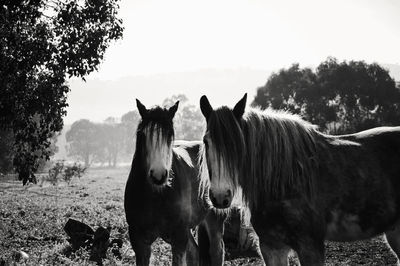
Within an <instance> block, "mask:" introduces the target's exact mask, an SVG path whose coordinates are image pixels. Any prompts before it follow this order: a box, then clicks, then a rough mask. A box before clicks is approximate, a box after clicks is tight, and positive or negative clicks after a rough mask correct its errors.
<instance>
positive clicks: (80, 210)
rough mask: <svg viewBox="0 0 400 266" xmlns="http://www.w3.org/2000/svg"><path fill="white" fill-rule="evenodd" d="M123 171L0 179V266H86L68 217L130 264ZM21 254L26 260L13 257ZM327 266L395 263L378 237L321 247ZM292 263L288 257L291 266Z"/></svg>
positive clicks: (162, 256) (160, 252)
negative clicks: (45, 179) (36, 180)
mask: <svg viewBox="0 0 400 266" xmlns="http://www.w3.org/2000/svg"><path fill="white" fill-rule="evenodd" d="M128 172H129V169H128V168H118V169H90V170H88V172H87V173H86V174H85V175H84V176H83V177H82V178H81V179H80V180H74V181H73V182H72V185H70V186H67V185H66V184H65V183H61V184H59V186H58V187H53V186H51V185H50V184H47V183H44V185H43V187H40V186H37V185H30V186H28V187H22V185H21V183H20V182H19V181H14V180H4V179H3V180H0V265H2V264H5V265H8V264H12V263H14V262H15V261H18V263H17V264H28V265H59V264H67V265H89V264H93V265H95V263H93V262H90V261H89V253H88V252H87V251H85V250H78V251H77V252H71V250H70V248H69V244H68V241H67V236H66V234H65V233H64V231H63V227H64V225H65V223H66V222H67V220H68V218H74V219H77V220H80V221H82V222H85V223H87V224H88V225H90V226H91V227H92V228H94V229H96V228H97V227H98V226H103V227H108V226H110V227H111V228H112V231H111V238H122V239H123V247H122V249H121V253H122V259H117V258H115V257H114V256H113V255H112V254H111V252H110V253H109V254H107V258H106V259H104V260H103V262H104V264H106V265H132V264H134V261H135V259H134V253H133V251H132V249H131V247H130V244H129V241H128V235H127V225H126V222H125V215H124V209H123V194H124V187H125V181H126V178H127V176H128ZM20 251H24V252H26V253H27V254H28V255H29V258H27V259H25V258H19V257H20V255H19V254H20ZM326 256H327V260H326V264H327V265H363V264H364V265H395V263H396V258H395V257H394V256H393V255H392V254H391V252H390V251H389V249H388V248H387V247H386V246H385V244H384V243H383V241H382V238H381V237H378V238H375V239H372V240H370V241H363V242H354V243H348V244H342V243H340V244H337V243H327V254H326ZM170 262H171V252H170V247H169V245H167V244H166V243H164V242H163V241H162V240H157V241H156V242H155V243H154V245H153V256H152V265H170ZM259 263H260V261H259V260H258V259H256V258H242V259H236V260H231V261H227V262H226V265H258V264H259ZM296 264H298V263H297V260H296V259H295V258H291V265H296Z"/></svg>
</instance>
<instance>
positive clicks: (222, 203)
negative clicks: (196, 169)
mask: <svg viewBox="0 0 400 266" xmlns="http://www.w3.org/2000/svg"><path fill="white" fill-rule="evenodd" d="M232 198H233V197H232V192H231V190H230V189H228V190H227V191H226V193H216V194H214V193H213V192H212V190H211V189H210V200H211V203H212V204H213V205H214V207H215V208H217V209H226V208H229V207H230V206H231V203H232Z"/></svg>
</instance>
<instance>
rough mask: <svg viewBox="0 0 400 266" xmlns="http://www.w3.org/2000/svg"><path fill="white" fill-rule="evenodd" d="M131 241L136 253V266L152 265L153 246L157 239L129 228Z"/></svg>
mask: <svg viewBox="0 0 400 266" xmlns="http://www.w3.org/2000/svg"><path fill="white" fill-rule="evenodd" d="M129 239H130V241H131V245H132V249H133V251H134V252H135V257H136V265H138V266H148V265H150V256H151V244H152V243H153V242H154V240H155V237H154V236H151V235H146V234H145V233H143V232H141V230H135V229H134V228H132V227H129Z"/></svg>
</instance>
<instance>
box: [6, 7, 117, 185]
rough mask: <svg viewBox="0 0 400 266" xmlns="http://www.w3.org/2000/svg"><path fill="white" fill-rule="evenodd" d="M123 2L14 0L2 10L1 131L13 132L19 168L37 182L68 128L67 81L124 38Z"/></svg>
mask: <svg viewBox="0 0 400 266" xmlns="http://www.w3.org/2000/svg"><path fill="white" fill-rule="evenodd" d="M118 8H119V6H118V1H117V0H99V1H94V0H78V1H75V0H17V1H14V0H12V1H11V0H6V1H2V4H1V5H0V130H2V131H5V132H11V134H12V140H13V143H12V150H10V151H9V152H8V154H12V155H13V157H14V159H13V167H14V168H15V170H16V171H17V172H18V173H19V177H20V179H22V180H23V182H24V183H26V182H27V181H28V180H31V181H33V180H34V176H33V173H34V172H35V171H36V170H37V169H38V167H39V165H40V161H41V160H43V159H45V160H48V159H49V156H50V154H51V152H50V151H49V149H48V147H49V146H50V145H51V138H52V137H53V136H54V134H55V132H58V131H60V130H61V129H62V126H63V121H62V117H63V116H64V115H65V114H66V110H65V108H66V107H67V102H66V100H67V93H68V91H69V87H68V85H67V83H66V80H67V78H69V77H73V76H75V77H80V78H83V79H84V77H85V76H86V75H88V74H89V73H91V72H92V71H94V70H97V68H98V65H99V64H100V63H101V61H102V59H103V56H104V52H105V50H106V49H107V48H108V46H109V45H110V43H111V42H112V41H114V40H117V39H120V38H121V37H122V31H123V28H122V21H121V19H119V18H118V16H117V15H118V14H117V11H118Z"/></svg>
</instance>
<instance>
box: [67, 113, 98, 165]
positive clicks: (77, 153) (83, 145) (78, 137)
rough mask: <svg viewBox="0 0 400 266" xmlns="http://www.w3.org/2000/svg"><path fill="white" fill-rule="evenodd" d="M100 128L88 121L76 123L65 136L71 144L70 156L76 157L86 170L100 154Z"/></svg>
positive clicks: (83, 120)
mask: <svg viewBox="0 0 400 266" xmlns="http://www.w3.org/2000/svg"><path fill="white" fill-rule="evenodd" d="M98 129H99V128H98V126H97V125H96V124H94V123H92V122H90V121H89V120H87V119H81V120H78V121H76V122H74V123H73V124H72V126H71V128H70V130H68V132H67V133H66V135H65V138H66V140H67V142H68V144H69V146H68V148H67V150H68V155H69V156H74V157H76V158H78V159H80V160H82V161H84V163H85V168H87V167H89V165H90V164H91V163H92V161H93V160H94V156H95V155H96V154H98V153H99V149H101V145H99V141H98V135H99V130H98Z"/></svg>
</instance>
